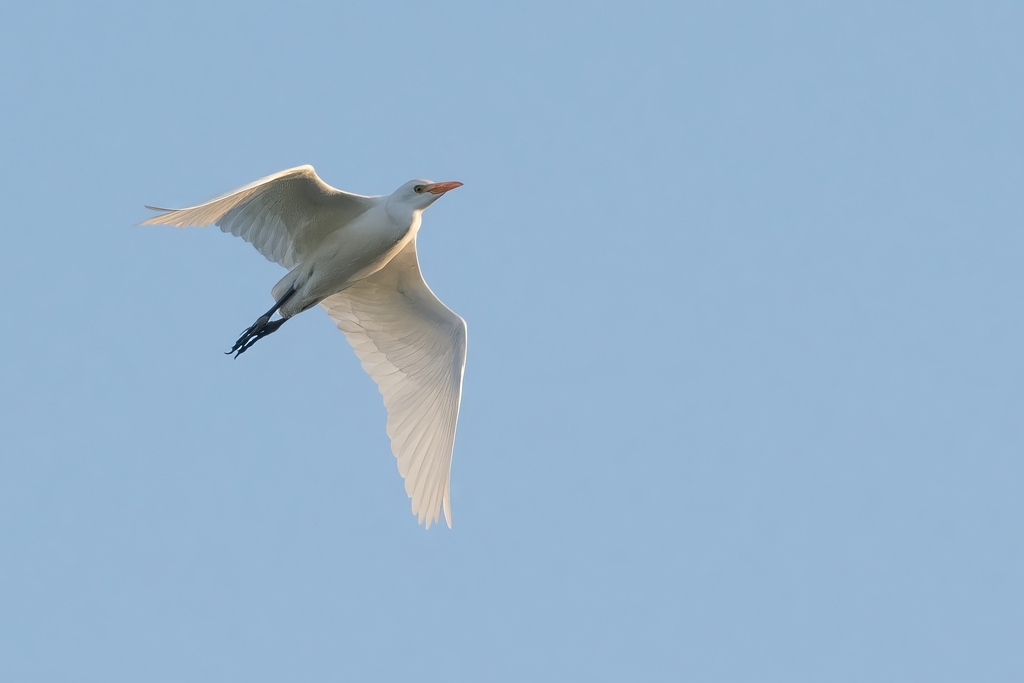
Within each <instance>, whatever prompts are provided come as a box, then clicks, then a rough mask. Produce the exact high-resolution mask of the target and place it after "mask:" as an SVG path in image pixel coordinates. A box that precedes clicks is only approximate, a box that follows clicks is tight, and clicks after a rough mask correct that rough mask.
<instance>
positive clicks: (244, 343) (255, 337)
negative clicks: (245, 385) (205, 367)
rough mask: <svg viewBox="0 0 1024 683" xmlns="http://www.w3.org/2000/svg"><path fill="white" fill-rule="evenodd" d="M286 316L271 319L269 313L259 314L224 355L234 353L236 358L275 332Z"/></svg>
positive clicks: (285, 319)
mask: <svg viewBox="0 0 1024 683" xmlns="http://www.w3.org/2000/svg"><path fill="white" fill-rule="evenodd" d="M287 320H288V318H278V319H277V320H274V321H271V320H270V315H261V316H260V317H259V318H258V319H257V320H256V322H254V323H253V324H252V327H250V328H249V329H247V330H246V331H245V332H243V333H242V336H241V337H239V338H238V341H236V342H235V345H234V346H232V347H231V350H230V351H228V352H227V353H226V354H225V355H228V356H230V355H231V354H235V358H238V357H239V356H241V355H242V354H243V353H245V351H246V349H248V348H249V347H250V346H252V345H253V344H255V343H256V342H258V341H259V340H260V339H263V338H264V337H266V336H267V335H268V334H270V333H272V332H276V331H277V328H279V327H281V325H284V324H285V322H286V321H287Z"/></svg>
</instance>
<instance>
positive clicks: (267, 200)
mask: <svg viewBox="0 0 1024 683" xmlns="http://www.w3.org/2000/svg"><path fill="white" fill-rule="evenodd" d="M460 185H462V183H458V182H444V183H432V182H430V181H429V180H411V181H409V182H408V183H406V184H405V185H402V186H401V187H400V188H398V189H397V190H395V191H394V192H393V193H391V195H390V196H386V197H385V196H375V197H365V196H362V195H358V194H351V193H348V192H342V191H341V190H337V189H335V188H333V187H331V186H330V185H328V184H326V183H325V182H324V181H322V180H320V178H319V176H317V174H316V171H314V170H313V167H312V166H299V167H297V168H292V169H288V170H286V171H281V172H280V173H275V174H274V175H270V176H267V177H266V178H262V179H260V180H257V181H256V182H254V183H250V184H249V185H246V186H245V187H242V188H239V189H237V190H234V191H232V192H229V193H227V194H225V195H222V196H220V197H217V198H216V199H212V200H210V201H208V202H206V203H205V204H200V205H198V206H193V207H190V208H186V209H161V208H159V207H154V206H147V207H146V208H147V209H152V210H154V211H161V212H162V213H160V214H159V215H157V216H153V217H152V218H150V219H149V220H147V221H144V222H143V225H173V226H175V227H179V228H183V227H186V226H190V225H195V226H206V225H209V224H211V223H213V224H215V225H217V226H219V227H220V229H221V230H223V231H224V232H229V233H231V234H232V235H236V236H238V237H241V238H242V239H244V240H245V241H246V242H249V243H250V244H252V245H253V246H254V247H256V249H257V250H258V251H259V252H260V253H261V254H263V255H264V256H265V257H267V258H268V259H269V260H271V261H274V262H276V263H279V264H281V265H282V266H284V267H285V268H288V274H287V275H285V276H284V277H283V278H281V280H280V281H279V282H278V283H277V284H276V285H274V288H273V290H272V292H271V294H272V296H273V298H274V306H273V307H272V308H271V309H270V310H269V311H267V312H266V313H265V314H263V315H261V316H260V317H259V318H258V319H257V320H256V322H255V323H253V324H252V325H251V326H250V327H249V328H248V329H246V330H245V331H244V332H243V333H242V335H241V336H240V337H239V338H238V340H237V341H236V342H235V344H234V346H232V348H231V350H230V351H229V352H228V353H229V354H232V353H233V354H234V355H235V358H237V357H238V356H240V355H241V354H242V353H244V352H245V351H247V350H248V349H249V348H250V347H251V346H252V345H253V344H255V343H256V342H257V341H259V340H260V339H262V338H263V337H265V336H267V335H268V334H271V333H272V332H275V331H277V330H278V329H280V327H281V326H282V325H283V324H284V323H285V322H287V321H288V319H289V318H291V317H293V316H295V315H296V314H298V313H301V312H302V311H305V310H307V309H309V308H312V307H313V306H315V305H316V304H320V305H321V306H322V307H323V308H324V310H326V311H327V314H328V315H329V316H330V317H331V319H332V320H333V321H334V323H335V324H336V325H337V326H338V329H339V330H341V331H342V332H344V333H345V337H346V338H347V339H348V342H349V343H350V344H351V345H352V348H354V349H355V352H356V355H357V356H358V357H359V360H360V361H362V365H363V369H364V370H365V371H366V372H367V373H369V375H370V377H372V378H373V381H374V382H376V383H377V387H378V389H380V393H381V394H382V395H383V396H384V405H385V407H386V408H387V412H388V420H387V433H388V436H389V437H390V438H391V450H392V451H393V452H394V454H395V457H396V458H397V459H398V471H399V473H401V475H402V477H403V478H404V479H405V491H406V493H408V494H409V497H410V498H411V499H412V512H413V514H414V515H416V516H417V517H418V521H419V522H420V523H423V521H424V520H426V527H427V528H428V529H429V528H430V524H431V522H435V523H436V522H437V521H438V519H439V516H440V511H441V508H442V506H443V507H444V516H445V521H446V522H447V523H448V526H449V527H451V525H452V513H451V502H450V500H449V482H450V472H451V462H452V448H453V446H454V443H455V425H456V422H457V421H458V417H459V403H460V401H461V398H462V376H463V372H464V370H465V366H466V322H465V321H464V320H463V319H462V318H460V317H459V316H458V315H456V314H455V313H454V312H452V311H451V310H450V309H449V308H448V307H447V306H445V305H444V304H443V303H441V301H440V299H438V298H437V297H436V296H435V295H434V293H433V292H432V291H430V288H429V287H428V286H427V283H426V282H424V281H423V276H422V275H421V274H420V267H419V259H418V258H417V256H416V235H417V233H418V232H419V229H420V222H421V219H422V214H423V210H424V209H426V208H427V207H428V206H430V205H431V204H433V203H434V202H435V201H437V200H438V199H439V198H440V197H441V196H442V195H444V194H445V193H446V192H448V191H449V190H453V189H455V188H456V187H459V186H460ZM274 313H277V314H279V316H280V317H279V318H277V319H275V320H272V319H271V318H272V316H273V315H274Z"/></svg>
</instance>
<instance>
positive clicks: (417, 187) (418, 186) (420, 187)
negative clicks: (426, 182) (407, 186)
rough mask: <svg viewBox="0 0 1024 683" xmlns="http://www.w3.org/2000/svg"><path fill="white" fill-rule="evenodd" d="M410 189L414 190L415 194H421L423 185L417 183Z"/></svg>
mask: <svg viewBox="0 0 1024 683" xmlns="http://www.w3.org/2000/svg"><path fill="white" fill-rule="evenodd" d="M412 189H413V190H414V191H415V192H416V194H423V186H422V185H417V186H416V187H414V188H412Z"/></svg>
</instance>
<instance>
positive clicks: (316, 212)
mask: <svg viewBox="0 0 1024 683" xmlns="http://www.w3.org/2000/svg"><path fill="white" fill-rule="evenodd" d="M379 199H380V198H379V197H364V196H362V195H358V194H350V193H348V192H342V191H341V190H336V189H334V188H333V187H331V186H330V185H328V184H327V183H325V182H324V181H322V180H320V177H319V176H317V174H316V171H314V170H313V167H312V166H299V167H297V168H290V169H288V170H287V171H281V172H280V173H275V174H274V175H269V176H267V177H266V178H261V179H260V180H257V181H256V182H254V183H250V184H248V185H246V186H245V187H242V188H239V189H237V190H234V191H232V192H229V193H227V194H225V195H222V196H220V197H217V198H216V199H211V200H210V201H208V202H206V203H205V204H200V205H199V206H193V207H190V208H187V209H161V208H158V207H155V206H147V207H146V208H147V209H153V210H154V211H164V212H165V213H162V214H160V215H159V216H153V217H152V218H150V219H149V220H147V221H143V223H142V224H143V225H173V226H175V227H178V228H184V227H185V226H188V225H199V226H205V225H209V224H210V223H214V224H216V225H218V226H220V229H221V230H223V231H224V232H229V233H231V234H232V235H236V236H238V237H241V238H242V239H244V240H245V241H246V242H249V243H251V244H252V245H253V246H254V247H256V249H258V250H259V252H260V253H261V254H263V255H264V256H266V257H267V258H268V259H270V260H271V261H276V262H277V263H280V264H281V265H282V266H284V267H285V268H292V267H294V266H295V265H297V264H298V263H299V262H300V261H301V260H302V259H303V258H304V257H305V256H307V255H308V254H309V253H310V252H312V251H313V250H314V249H316V247H317V246H318V245H319V244H320V242H322V241H323V239H324V237H326V236H327V235H328V234H329V233H331V232H333V231H334V230H337V229H338V228H339V227H341V226H342V225H344V224H346V223H348V222H349V221H351V220H352V219H353V218H355V217H356V216H358V215H359V214H361V213H363V212H364V211H366V210H367V209H369V208H370V207H371V206H373V205H374V204H376V203H377V202H378V201H379Z"/></svg>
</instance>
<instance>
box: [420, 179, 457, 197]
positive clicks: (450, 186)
mask: <svg viewBox="0 0 1024 683" xmlns="http://www.w3.org/2000/svg"><path fill="white" fill-rule="evenodd" d="M456 187H462V183H460V182H457V181H454V180H453V181H451V182H447V183H434V184H433V185H427V192H429V193H430V194H444V193H445V192H447V191H448V190H454V189H455V188H456Z"/></svg>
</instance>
